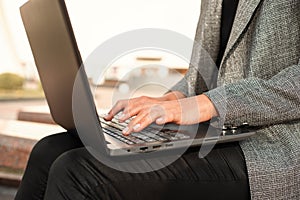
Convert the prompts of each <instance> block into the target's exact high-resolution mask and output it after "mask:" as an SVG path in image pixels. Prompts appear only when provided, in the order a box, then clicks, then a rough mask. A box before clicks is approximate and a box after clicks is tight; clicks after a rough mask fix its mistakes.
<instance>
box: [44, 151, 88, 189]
mask: <svg viewBox="0 0 300 200" xmlns="http://www.w3.org/2000/svg"><path fill="white" fill-rule="evenodd" d="M77 154H78V150H76V149H74V150H70V151H67V152H65V153H63V154H62V155H60V156H59V157H58V158H57V159H56V160H55V161H54V162H53V164H52V165H51V168H50V171H49V176H48V185H49V186H51V187H52V186H55V187H60V186H62V187H65V186H67V185H68V186H70V187H73V186H74V185H80V184H81V183H80V181H79V182H77V180H81V179H82V178H83V177H85V176H86V174H84V172H85V171H84V170H82V169H81V168H82V167H83V166H84V165H83V163H81V158H80V157H79V156H78V155H77ZM79 172H80V173H79ZM83 174H84V175H83ZM71 185H72V186H71Z"/></svg>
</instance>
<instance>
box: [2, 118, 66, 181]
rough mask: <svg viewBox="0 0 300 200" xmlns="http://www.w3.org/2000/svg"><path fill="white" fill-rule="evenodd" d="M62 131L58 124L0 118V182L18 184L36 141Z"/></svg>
mask: <svg viewBox="0 0 300 200" xmlns="http://www.w3.org/2000/svg"><path fill="white" fill-rule="evenodd" d="M63 131H65V130H64V129H63V128H61V127H60V126H58V125H52V124H42V123H36V122H24V121H16V120H0V184H1V183H3V184H4V183H6V184H9V185H11V186H14V185H16V184H18V183H19V182H20V180H21V177H22V172H23V171H24V169H25V167H26V164H27V161H28V158H29V155H30V152H31V150H32V148H33V146H34V145H35V144H36V142H37V141H38V140H40V139H41V138H43V137H45V136H48V135H51V134H55V133H59V132H63ZM3 169H5V170H3Z"/></svg>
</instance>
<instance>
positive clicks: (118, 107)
mask: <svg viewBox="0 0 300 200" xmlns="http://www.w3.org/2000/svg"><path fill="white" fill-rule="evenodd" d="M182 98H185V96H184V95H183V94H182V93H181V92H179V91H174V92H170V93H167V94H165V95H164V96H161V97H148V96H141V97H137V98H133V99H124V100H119V101H118V102H117V103H116V104H115V105H114V106H113V107H112V108H111V110H110V111H109V112H108V114H107V115H106V116H105V117H104V119H105V120H107V121H110V120H112V119H113V118H114V116H115V115H116V114H118V113H119V112H121V111H124V110H125V109H126V112H127V111H130V110H133V109H134V107H136V106H137V105H139V104H155V103H158V102H162V101H172V100H176V99H182ZM120 118H122V117H120Z"/></svg>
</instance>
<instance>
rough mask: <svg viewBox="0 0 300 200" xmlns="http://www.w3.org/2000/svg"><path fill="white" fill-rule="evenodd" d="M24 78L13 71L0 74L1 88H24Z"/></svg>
mask: <svg viewBox="0 0 300 200" xmlns="http://www.w3.org/2000/svg"><path fill="white" fill-rule="evenodd" d="M24 80H25V79H24V78H23V77H21V76H19V75H17V74H12V73H3V74H0V90H18V89H22V87H23V84H24Z"/></svg>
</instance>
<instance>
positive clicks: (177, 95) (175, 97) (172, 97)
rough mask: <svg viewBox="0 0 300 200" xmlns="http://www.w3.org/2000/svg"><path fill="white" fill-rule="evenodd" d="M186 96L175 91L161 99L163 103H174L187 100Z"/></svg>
mask: <svg viewBox="0 0 300 200" xmlns="http://www.w3.org/2000/svg"><path fill="white" fill-rule="evenodd" d="M185 97H186V96H185V95H184V94H182V93H181V92H179V91H173V92H169V93H167V94H165V95H163V96H162V97H160V98H161V100H163V101H173V100H178V99H182V98H185Z"/></svg>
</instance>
